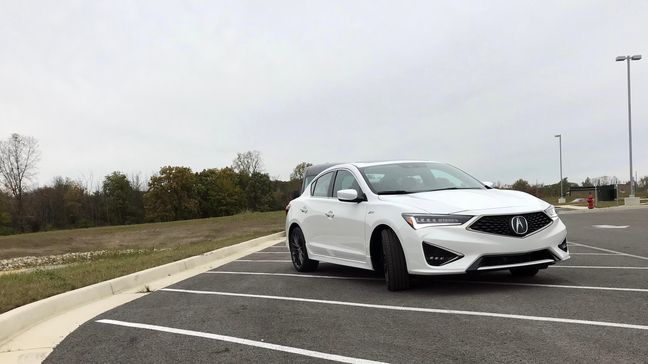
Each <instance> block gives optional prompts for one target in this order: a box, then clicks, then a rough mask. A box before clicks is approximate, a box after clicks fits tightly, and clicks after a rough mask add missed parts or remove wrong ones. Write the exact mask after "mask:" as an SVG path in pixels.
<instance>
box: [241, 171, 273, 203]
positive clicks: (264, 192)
mask: <svg viewBox="0 0 648 364" xmlns="http://www.w3.org/2000/svg"><path fill="white" fill-rule="evenodd" d="M245 194H246V195H247V202H248V208H249V209H251V210H254V211H268V210H269V209H270V207H271V206H272V183H271V181H270V176H268V174H266V173H259V172H256V173H252V175H250V179H249V182H248V184H247V187H246V189H245Z"/></svg>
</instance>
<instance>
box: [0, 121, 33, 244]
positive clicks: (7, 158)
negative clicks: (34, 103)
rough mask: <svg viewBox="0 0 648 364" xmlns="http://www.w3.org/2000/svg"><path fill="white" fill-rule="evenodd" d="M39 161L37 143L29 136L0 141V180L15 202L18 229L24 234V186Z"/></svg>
mask: <svg viewBox="0 0 648 364" xmlns="http://www.w3.org/2000/svg"><path fill="white" fill-rule="evenodd" d="M39 160H40V151H39V150H38V142H37V141H36V139H34V138H33V137H30V136H22V135H20V134H15V133H14V134H12V135H11V137H9V139H7V140H5V141H0V180H1V182H2V185H3V186H4V187H5V188H6V189H7V190H9V193H10V194H11V195H12V196H13V197H14V199H15V200H16V218H17V223H18V228H19V229H20V231H23V232H24V229H25V226H24V209H23V196H24V193H25V191H26V190H27V186H26V184H27V183H29V182H31V181H32V179H33V178H34V176H35V175H36V164H37V163H38V161H39Z"/></svg>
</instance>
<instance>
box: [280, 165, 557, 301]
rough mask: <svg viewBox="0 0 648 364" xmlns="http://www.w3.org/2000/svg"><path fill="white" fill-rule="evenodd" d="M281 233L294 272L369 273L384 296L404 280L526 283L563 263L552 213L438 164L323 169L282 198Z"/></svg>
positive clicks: (403, 286) (526, 196) (524, 197)
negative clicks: (501, 276)
mask: <svg viewBox="0 0 648 364" xmlns="http://www.w3.org/2000/svg"><path fill="white" fill-rule="evenodd" d="M286 236H287V239H286V243H287V245H288V248H289V249H290V255H291V259H292V263H293V266H294V268H295V269H296V270H297V271H299V272H308V271H313V270H315V269H317V266H318V264H319V262H328V263H334V264H341V265H346V266H351V267H357V268H364V269H370V270H375V271H377V272H381V273H383V274H384V276H385V280H386V283H387V288H388V289H389V290H402V289H406V288H408V287H409V286H410V275H439V274H459V273H470V272H482V271H492V270H504V269H507V270H510V272H511V273H512V274H513V275H516V276H532V275H535V274H536V273H538V270H539V269H543V268H547V267H548V266H549V265H551V264H554V263H556V262H558V261H563V260H566V259H569V252H568V249H567V238H566V237H567V231H566V228H565V225H564V224H563V223H562V221H560V218H559V217H558V215H557V214H556V211H555V210H554V207H553V206H551V205H550V204H548V203H546V202H545V201H542V200H540V199H538V198H536V197H534V196H531V195H529V194H526V193H524V192H518V191H508V190H499V189H494V188H492V187H491V186H490V185H489V184H487V183H482V182H480V181H479V180H477V179H475V178H474V177H472V176H470V175H468V174H467V173H465V172H463V171H462V170H460V169H458V168H456V167H453V166H451V165H449V164H445V163H438V162H421V161H400V162H374V163H350V164H340V165H336V166H332V167H330V168H328V169H326V170H324V171H322V172H321V173H320V174H319V175H318V176H317V177H316V178H315V179H313V181H312V182H311V183H310V184H309V185H308V187H307V188H306V189H305V191H304V192H303V194H302V195H301V196H300V197H298V198H296V199H294V200H293V201H291V203H290V208H289V210H288V214H287V215H286Z"/></svg>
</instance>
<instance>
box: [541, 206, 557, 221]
mask: <svg viewBox="0 0 648 364" xmlns="http://www.w3.org/2000/svg"><path fill="white" fill-rule="evenodd" d="M544 213H545V214H547V216H549V217H550V218H552V219H557V218H558V214H557V213H556V208H554V207H553V206H549V208H548V209H546V210H544Z"/></svg>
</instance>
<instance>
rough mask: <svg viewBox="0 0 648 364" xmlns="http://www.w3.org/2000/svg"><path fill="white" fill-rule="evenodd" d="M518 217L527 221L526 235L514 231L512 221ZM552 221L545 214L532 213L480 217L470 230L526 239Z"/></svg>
mask: <svg viewBox="0 0 648 364" xmlns="http://www.w3.org/2000/svg"><path fill="white" fill-rule="evenodd" d="M516 216H522V217H524V218H525V219H526V220H527V223H528V230H527V232H526V233H525V234H516V233H515V231H513V228H512V227H511V219H513V218H514V217H516ZM551 221H552V220H551V218H550V217H549V216H547V214H545V213H544V212H532V213H528V214H519V215H492V216H482V217H480V218H479V219H478V220H477V221H475V222H474V223H473V224H472V225H470V229H471V230H477V231H482V232H485V233H490V234H498V235H507V236H517V237H524V236H527V235H529V234H533V233H534V232H536V231H538V230H540V229H542V228H544V227H545V226H547V225H549V224H551Z"/></svg>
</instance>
